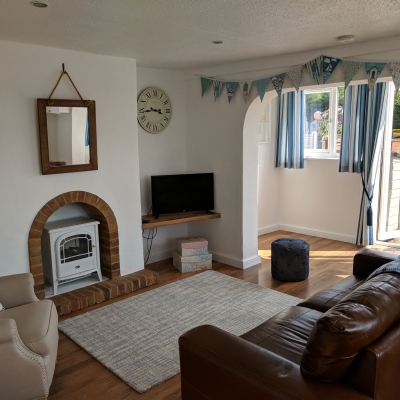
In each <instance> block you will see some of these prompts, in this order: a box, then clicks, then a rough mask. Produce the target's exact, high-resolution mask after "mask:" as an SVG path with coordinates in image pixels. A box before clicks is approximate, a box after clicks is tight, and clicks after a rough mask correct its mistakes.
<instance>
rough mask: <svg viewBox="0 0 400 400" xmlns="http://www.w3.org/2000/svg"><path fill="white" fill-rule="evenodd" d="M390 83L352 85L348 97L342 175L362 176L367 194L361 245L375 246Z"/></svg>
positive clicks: (363, 200)
mask: <svg viewBox="0 0 400 400" xmlns="http://www.w3.org/2000/svg"><path fill="white" fill-rule="evenodd" d="M388 87H389V84H388V83H387V82H383V83H377V84H376V85H375V86H374V87H373V89H372V90H371V91H369V90H368V85H366V84H365V85H358V86H348V88H347V89H346V91H345V96H344V107H343V125H342V141H341V147H340V159H339V172H356V173H359V174H361V180H362V183H363V192H362V196H361V206H360V214H359V219H358V228H357V239H356V243H357V244H359V245H368V244H373V243H374V235H373V218H372V199H373V196H374V186H375V180H376V177H377V174H378V171H379V165H380V156H381V149H382V142H383V132H384V128H385V121H386V104H387V96H388Z"/></svg>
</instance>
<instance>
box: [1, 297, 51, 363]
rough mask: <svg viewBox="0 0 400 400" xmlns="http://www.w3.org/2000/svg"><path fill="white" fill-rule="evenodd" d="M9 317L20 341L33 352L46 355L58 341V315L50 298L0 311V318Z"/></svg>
mask: <svg viewBox="0 0 400 400" xmlns="http://www.w3.org/2000/svg"><path fill="white" fill-rule="evenodd" d="M3 318H10V319H13V320H14V321H15V323H16V324H17V329H18V334H19V336H20V338H21V340H22V342H23V343H24V344H25V346H27V347H28V348H29V349H30V350H32V351H33V352H35V353H37V354H39V355H41V356H47V355H48V354H50V352H52V351H54V348H56V346H57V342H58V328H57V324H58V315H57V311H56V307H55V306H54V303H53V302H52V301H51V300H42V301H35V302H34V303H29V304H25V305H23V306H19V307H14V308H10V309H7V310H4V311H2V312H1V313H0V319H3Z"/></svg>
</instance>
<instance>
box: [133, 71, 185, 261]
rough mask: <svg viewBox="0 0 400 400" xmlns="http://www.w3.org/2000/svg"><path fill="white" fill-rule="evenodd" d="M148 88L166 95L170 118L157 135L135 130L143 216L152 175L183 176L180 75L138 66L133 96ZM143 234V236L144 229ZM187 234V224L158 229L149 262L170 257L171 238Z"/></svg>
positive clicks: (183, 101)
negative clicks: (157, 88) (168, 100)
mask: <svg viewBox="0 0 400 400" xmlns="http://www.w3.org/2000/svg"><path fill="white" fill-rule="evenodd" d="M149 86H156V87H159V88H160V89H162V90H164V91H165V92H166V93H167V94H168V96H169V98H170V100H171V105H172V118H171V121H170V123H169V125H168V127H167V128H166V129H165V130H164V131H163V132H161V133H155V134H152V133H148V132H146V131H145V130H144V129H142V128H141V127H140V126H139V127H138V130H139V165H140V188H141V210H142V215H145V214H147V213H148V211H149V210H150V207H151V185H150V177H151V176H152V175H168V174H184V173H186V98H185V81H184V76H183V73H182V72H180V71H171V70H165V69H157V68H142V67H138V68H137V95H139V94H140V93H141V92H142V91H143V90H144V89H145V88H147V87H149ZM188 129H190V127H189V128H188ZM144 234H145V235H147V234H148V230H145V233H144ZM187 234H188V232H187V224H181V225H174V226H169V227H168V226H166V227H162V228H158V231H157V236H156V237H155V239H154V241H153V246H152V250H151V256H150V259H149V263H151V262H155V261H158V260H163V259H166V258H169V257H172V251H173V250H174V249H175V247H176V244H175V243H176V242H175V238H178V237H184V236H187ZM143 243H144V245H145V243H146V241H145V240H143Z"/></svg>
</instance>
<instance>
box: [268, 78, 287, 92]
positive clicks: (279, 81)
mask: <svg viewBox="0 0 400 400" xmlns="http://www.w3.org/2000/svg"><path fill="white" fill-rule="evenodd" d="M284 81H285V74H279V75H275V76H273V77H272V78H271V82H272V84H273V85H274V88H275V90H276V93H278V97H281V94H282V86H283V82H284Z"/></svg>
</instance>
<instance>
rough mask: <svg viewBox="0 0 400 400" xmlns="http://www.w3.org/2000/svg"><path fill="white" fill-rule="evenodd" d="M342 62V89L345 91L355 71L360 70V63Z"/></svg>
mask: <svg viewBox="0 0 400 400" xmlns="http://www.w3.org/2000/svg"><path fill="white" fill-rule="evenodd" d="M342 61H343V75H344V88H345V89H347V86H349V84H350V82H351V81H352V79H353V78H354V76H355V74H356V73H357V71H358V70H359V69H360V67H361V65H362V62H358V61H347V60H342Z"/></svg>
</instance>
